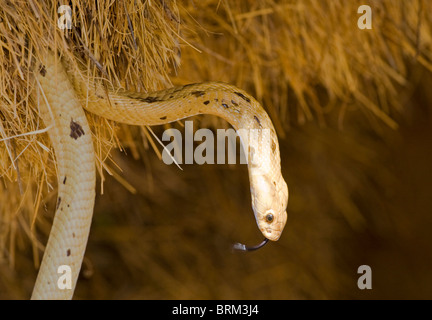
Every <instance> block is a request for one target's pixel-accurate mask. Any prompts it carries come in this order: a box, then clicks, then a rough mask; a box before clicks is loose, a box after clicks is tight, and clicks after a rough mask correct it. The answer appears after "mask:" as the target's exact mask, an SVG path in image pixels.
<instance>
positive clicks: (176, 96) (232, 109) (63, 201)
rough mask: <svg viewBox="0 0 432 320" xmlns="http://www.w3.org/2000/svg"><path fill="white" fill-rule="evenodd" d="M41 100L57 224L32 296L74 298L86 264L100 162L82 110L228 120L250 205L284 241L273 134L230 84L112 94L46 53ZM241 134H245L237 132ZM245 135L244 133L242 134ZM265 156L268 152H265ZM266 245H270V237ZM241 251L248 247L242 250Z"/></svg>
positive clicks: (283, 187)
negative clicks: (265, 141)
mask: <svg viewBox="0 0 432 320" xmlns="http://www.w3.org/2000/svg"><path fill="white" fill-rule="evenodd" d="M35 74H36V77H35V78H36V84H37V86H38V90H36V92H37V94H36V99H37V102H38V105H39V108H40V114H41V116H42V118H43V121H44V123H45V125H46V126H51V128H50V130H49V131H48V133H49V136H50V139H51V141H52V144H53V147H54V150H55V156H56V160H57V165H58V198H57V209H56V214H55V217H54V222H53V226H52V229H51V233H50V236H49V239H48V244H47V247H46V249H45V254H44V257H43V260H42V264H41V267H40V270H39V274H38V277H37V280H36V284H35V287H34V291H33V295H32V299H71V298H72V295H73V292H74V289H75V285H76V282H77V278H78V274H79V271H80V268H81V263H82V260H83V256H84V252H85V248H86V244H87V238H88V235H89V230H90V224H91V219H92V214H93V207H94V198H95V177H96V173H95V157H94V150H93V143H92V133H91V131H90V128H89V125H88V123H87V119H86V115H85V113H84V108H85V109H86V110H87V111H88V112H91V113H94V114H97V115H99V116H101V117H105V118H107V119H111V120H114V121H118V122H122V123H126V124H131V125H160V124H165V123H169V122H173V121H176V120H180V119H183V118H186V117H190V116H193V115H197V114H212V115H216V116H219V117H222V118H223V119H225V120H227V121H228V122H229V123H230V124H231V125H232V126H233V127H234V128H235V129H236V130H237V132H238V133H239V135H240V138H241V141H242V146H243V149H244V151H245V154H248V155H249V158H251V156H252V155H253V162H249V163H248V170H249V179H250V190H251V196H252V207H253V211H254V214H255V218H256V221H257V224H258V227H259V229H260V230H261V232H262V233H263V235H264V236H265V238H266V239H269V240H273V241H276V240H278V239H279V237H280V235H281V232H282V230H283V228H284V226H285V222H286V219H287V213H286V207H287V202H288V188H287V184H286V183H285V181H284V179H283V177H282V174H281V167H280V154H279V143H278V139H277V135H276V131H275V129H274V127H273V124H272V122H271V120H270V118H269V117H268V115H267V113H266V112H265V111H264V109H263V108H262V107H261V105H260V104H259V103H258V102H257V101H256V100H255V99H254V98H253V97H251V96H250V95H248V94H247V93H246V92H244V91H242V90H240V89H238V88H236V87H234V86H232V85H228V84H224V83H217V82H207V83H199V84H191V85H186V86H181V87H173V88H170V89H166V90H161V91H157V92H151V93H137V92H126V91H121V90H107V89H106V88H105V86H102V85H100V84H99V85H98V84H90V85H89V84H88V82H87V81H84V79H80V78H78V77H77V76H74V75H73V74H72V73H70V72H68V71H67V64H66V65H65V64H64V63H62V62H61V61H60V58H59V57H58V56H57V55H56V54H54V53H52V52H48V53H47V54H46V55H45V56H44V60H43V61H42V62H41V65H40V67H38V68H37V71H36V72H35ZM239 129H244V130H239ZM250 129H268V130H269V131H268V132H270V145H269V147H268V148H267V149H266V148H263V146H262V145H260V140H259V139H258V140H257V139H249V140H248V137H247V136H246V134H245V132H248V131H249V130H250ZM242 132H243V133H242ZM267 151H268V152H267ZM265 241H267V240H265ZM237 248H240V249H245V247H244V246H243V247H242V246H241V245H238V246H237ZM62 265H66V266H69V267H70V268H71V271H72V289H60V288H59V287H58V280H59V277H60V276H61V273H58V271H59V270H58V268H59V267H60V266H62Z"/></svg>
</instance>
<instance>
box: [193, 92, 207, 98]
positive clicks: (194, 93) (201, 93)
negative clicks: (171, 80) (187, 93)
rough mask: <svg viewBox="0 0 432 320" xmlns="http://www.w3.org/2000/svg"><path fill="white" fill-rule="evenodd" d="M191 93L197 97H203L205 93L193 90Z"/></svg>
mask: <svg viewBox="0 0 432 320" xmlns="http://www.w3.org/2000/svg"><path fill="white" fill-rule="evenodd" d="M191 95H193V96H195V97H197V98H198V97H202V96H203V95H205V92H204V91H192V92H191Z"/></svg>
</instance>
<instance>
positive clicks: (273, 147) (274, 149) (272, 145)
mask: <svg viewBox="0 0 432 320" xmlns="http://www.w3.org/2000/svg"><path fill="white" fill-rule="evenodd" d="M271 149H272V152H273V153H275V151H276V143H275V142H274V141H273V140H272V144H271Z"/></svg>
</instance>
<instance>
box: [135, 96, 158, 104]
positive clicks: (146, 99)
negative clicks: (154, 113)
mask: <svg viewBox="0 0 432 320" xmlns="http://www.w3.org/2000/svg"><path fill="white" fill-rule="evenodd" d="M138 99H139V100H141V101H143V102H147V103H153V102H157V101H160V100H159V99H158V98H157V97H145V98H138Z"/></svg>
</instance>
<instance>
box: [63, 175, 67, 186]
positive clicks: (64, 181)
mask: <svg viewBox="0 0 432 320" xmlns="http://www.w3.org/2000/svg"><path fill="white" fill-rule="evenodd" d="M66 179H67V177H66V176H65V177H64V179H63V184H66Z"/></svg>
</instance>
